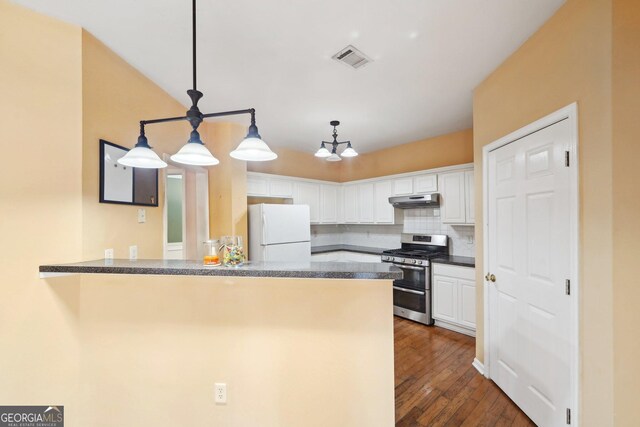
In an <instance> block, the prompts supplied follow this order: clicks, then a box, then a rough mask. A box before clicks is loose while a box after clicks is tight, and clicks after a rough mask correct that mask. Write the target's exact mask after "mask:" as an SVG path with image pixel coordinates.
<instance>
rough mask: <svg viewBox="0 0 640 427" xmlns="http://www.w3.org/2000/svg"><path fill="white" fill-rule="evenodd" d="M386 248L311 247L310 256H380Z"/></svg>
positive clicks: (355, 246) (350, 246)
mask: <svg viewBox="0 0 640 427" xmlns="http://www.w3.org/2000/svg"><path fill="white" fill-rule="evenodd" d="M386 250H388V249H386V248H373V247H367V246H357V245H323V246H312V247H311V254H312V255H315V254H326V253H330V252H339V251H346V252H356V253H360V254H369V255H382V252H383V251H386Z"/></svg>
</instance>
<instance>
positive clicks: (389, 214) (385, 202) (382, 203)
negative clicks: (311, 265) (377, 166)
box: [373, 181, 394, 224]
mask: <svg viewBox="0 0 640 427" xmlns="http://www.w3.org/2000/svg"><path fill="white" fill-rule="evenodd" d="M373 194H374V207H373V210H374V214H375V217H374V221H375V222H376V224H393V222H394V209H393V206H392V205H391V204H390V203H389V197H391V196H393V182H391V181H379V182H376V183H374V184H373Z"/></svg>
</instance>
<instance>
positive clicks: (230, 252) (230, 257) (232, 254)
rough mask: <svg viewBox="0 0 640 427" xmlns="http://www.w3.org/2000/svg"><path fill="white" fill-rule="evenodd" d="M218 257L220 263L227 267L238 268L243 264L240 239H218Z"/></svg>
mask: <svg viewBox="0 0 640 427" xmlns="http://www.w3.org/2000/svg"><path fill="white" fill-rule="evenodd" d="M220 243H221V246H220V255H221V257H222V263H223V264H224V265H225V266H227V267H239V266H241V265H242V264H243V263H244V249H243V247H242V237H240V236H223V237H221V238H220Z"/></svg>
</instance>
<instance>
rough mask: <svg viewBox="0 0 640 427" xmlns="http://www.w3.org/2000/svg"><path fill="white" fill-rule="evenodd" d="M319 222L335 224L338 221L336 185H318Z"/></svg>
mask: <svg viewBox="0 0 640 427" xmlns="http://www.w3.org/2000/svg"><path fill="white" fill-rule="evenodd" d="M320 222H321V223H323V224H336V223H337V222H338V186H337V185H331V184H322V185H321V186H320Z"/></svg>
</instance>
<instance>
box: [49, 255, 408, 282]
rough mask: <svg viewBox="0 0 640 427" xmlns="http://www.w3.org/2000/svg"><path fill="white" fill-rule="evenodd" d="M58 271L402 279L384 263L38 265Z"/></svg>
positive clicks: (111, 262)
mask: <svg viewBox="0 0 640 427" xmlns="http://www.w3.org/2000/svg"><path fill="white" fill-rule="evenodd" d="M61 274H153V275H169V276H172V275H173V276H240V277H293V278H307V279H365V280H370V279H373V280H375V279H384V280H392V279H401V278H402V271H401V270H399V269H398V268H396V267H393V266H392V265H390V264H387V263H358V262H355V263H354V262H309V263H284V262H283V263H280V262H247V263H245V264H244V265H242V266H241V267H221V266H219V267H205V266H204V265H202V261H199V260H166V259H165V260H163V259H159V260H137V261H130V260H124V259H114V260H105V259H101V260H95V261H86V262H78V263H73V264H55V265H41V266H40V276H41V277H44V278H46V277H53V276H57V275H61Z"/></svg>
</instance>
